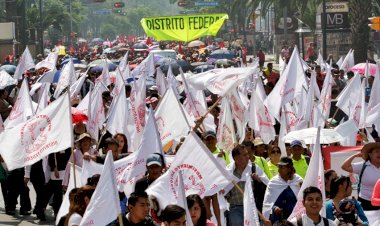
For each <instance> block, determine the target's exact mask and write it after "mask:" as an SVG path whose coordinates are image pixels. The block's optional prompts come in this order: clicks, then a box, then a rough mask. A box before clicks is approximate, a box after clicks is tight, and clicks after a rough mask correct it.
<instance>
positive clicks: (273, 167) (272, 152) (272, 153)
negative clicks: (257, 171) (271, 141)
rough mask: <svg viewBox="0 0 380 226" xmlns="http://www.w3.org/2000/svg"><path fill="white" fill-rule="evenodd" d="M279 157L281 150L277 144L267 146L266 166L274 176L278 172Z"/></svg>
mask: <svg viewBox="0 0 380 226" xmlns="http://www.w3.org/2000/svg"><path fill="white" fill-rule="evenodd" d="M280 158H281V150H280V148H279V147H278V146H272V147H271V148H269V160H268V167H269V171H270V172H271V173H272V176H276V175H277V174H278V167H277V163H278V162H279V161H280Z"/></svg>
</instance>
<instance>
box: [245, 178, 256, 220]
mask: <svg viewBox="0 0 380 226" xmlns="http://www.w3.org/2000/svg"><path fill="white" fill-rule="evenodd" d="M246 178H247V179H246V181H245V188H244V199H243V205H244V225H245V226H260V222H259V216H258V214H257V208H256V203H255V197H254V195H253V190H252V179H251V175H249V174H247V175H246Z"/></svg>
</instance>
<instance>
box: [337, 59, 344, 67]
mask: <svg viewBox="0 0 380 226" xmlns="http://www.w3.org/2000/svg"><path fill="white" fill-rule="evenodd" d="M342 63H343V57H340V58H339V60H338V61H337V62H336V65H338V67H339V68H341V66H342Z"/></svg>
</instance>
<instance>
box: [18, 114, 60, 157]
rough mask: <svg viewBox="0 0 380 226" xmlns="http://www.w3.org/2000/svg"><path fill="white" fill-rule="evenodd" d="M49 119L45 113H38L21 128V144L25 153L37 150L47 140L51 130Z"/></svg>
mask: <svg viewBox="0 0 380 226" xmlns="http://www.w3.org/2000/svg"><path fill="white" fill-rule="evenodd" d="M51 126H52V125H51V120H50V118H49V117H48V116H47V115H38V116H36V117H35V118H33V119H32V120H30V121H28V122H27V123H25V125H24V126H23V127H22V128H21V132H20V136H21V139H20V140H21V141H20V142H21V145H22V146H24V147H25V151H26V152H27V153H29V154H30V153H33V152H35V151H38V150H39V149H40V148H41V147H42V146H44V145H45V144H46V142H47V136H48V134H49V133H50V132H51Z"/></svg>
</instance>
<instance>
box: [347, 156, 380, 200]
mask: <svg viewBox="0 0 380 226" xmlns="http://www.w3.org/2000/svg"><path fill="white" fill-rule="evenodd" d="M363 163H364V162H358V163H352V169H353V172H354V173H355V174H357V175H360V172H361V171H362V168H363ZM366 165H367V167H366V168H365V169H364V173H363V176H362V181H361V185H360V194H359V196H360V197H361V198H363V199H365V200H368V201H370V200H371V197H372V193H373V187H374V186H375V184H376V182H377V180H379V179H380V168H377V167H376V166H374V165H372V163H371V162H369V161H368V162H367V163H366Z"/></svg>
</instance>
